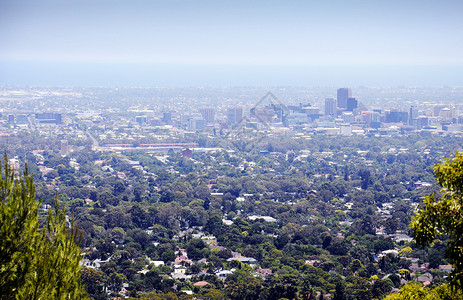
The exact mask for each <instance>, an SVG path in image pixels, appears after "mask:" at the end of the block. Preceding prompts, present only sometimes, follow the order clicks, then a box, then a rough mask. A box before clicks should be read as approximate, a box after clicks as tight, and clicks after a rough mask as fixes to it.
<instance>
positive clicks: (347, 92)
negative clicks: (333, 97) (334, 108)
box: [337, 88, 352, 109]
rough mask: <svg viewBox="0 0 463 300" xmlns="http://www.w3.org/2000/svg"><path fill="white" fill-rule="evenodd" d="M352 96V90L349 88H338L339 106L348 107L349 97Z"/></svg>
mask: <svg viewBox="0 0 463 300" xmlns="http://www.w3.org/2000/svg"><path fill="white" fill-rule="evenodd" d="M351 97H352V91H351V89H348V88H340V89H338V99H337V100H338V107H339V108H344V109H346V108H347V99H349V98H351Z"/></svg>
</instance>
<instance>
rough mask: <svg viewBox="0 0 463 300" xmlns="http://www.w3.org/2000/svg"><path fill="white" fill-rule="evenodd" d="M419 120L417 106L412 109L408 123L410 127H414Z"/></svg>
mask: <svg viewBox="0 0 463 300" xmlns="http://www.w3.org/2000/svg"><path fill="white" fill-rule="evenodd" d="M416 119H418V108H416V106H411V107H410V113H409V114H408V121H409V124H410V125H414V124H415V123H416Z"/></svg>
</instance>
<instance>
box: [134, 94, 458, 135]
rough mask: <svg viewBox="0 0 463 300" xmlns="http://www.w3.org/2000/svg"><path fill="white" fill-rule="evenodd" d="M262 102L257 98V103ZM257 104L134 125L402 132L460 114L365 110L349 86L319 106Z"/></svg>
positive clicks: (453, 121)
mask: <svg viewBox="0 0 463 300" xmlns="http://www.w3.org/2000/svg"><path fill="white" fill-rule="evenodd" d="M262 100H263V101H262ZM262 100H261V101H259V102H258V104H257V105H252V106H247V107H245V106H236V107H227V108H217V109H216V108H212V107H203V108H199V109H197V110H194V111H192V112H188V113H183V114H181V113H178V112H176V111H166V112H163V115H162V117H160V118H150V117H149V116H147V115H140V116H137V117H136V118H135V120H136V122H137V123H139V124H140V125H145V124H150V125H155V126H159V125H174V126H176V127H179V128H182V129H184V130H186V131H189V132H196V131H209V132H211V133H213V134H214V135H216V134H217V133H218V132H223V131H224V130H225V131H226V130H237V129H243V130H260V131H264V132H265V131H268V132H269V133H271V134H274V133H285V134H286V133H291V132H293V133H294V132H309V133H314V134H341V135H352V134H367V133H372V134H380V135H390V134H406V133H411V132H419V133H420V134H422V135H432V134H446V133H449V132H452V133H458V132H461V131H462V130H463V114H461V113H460V110H459V107H458V106H455V105H441V104H431V105H428V106H426V107H421V108H418V107H417V106H410V107H409V108H407V109H388V110H384V109H371V110H369V109H368V108H367V107H365V106H364V105H363V104H362V103H361V102H360V101H358V100H357V99H356V98H354V97H352V90H351V89H350V88H340V89H338V90H337V97H336V99H334V98H326V99H325V100H324V107H323V108H322V109H320V107H316V106H312V105H311V104H302V103H300V104H299V105H288V106H286V105H284V104H283V103H282V102H280V101H279V100H278V99H276V98H275V99H273V98H270V97H269V99H262ZM266 100H268V101H266Z"/></svg>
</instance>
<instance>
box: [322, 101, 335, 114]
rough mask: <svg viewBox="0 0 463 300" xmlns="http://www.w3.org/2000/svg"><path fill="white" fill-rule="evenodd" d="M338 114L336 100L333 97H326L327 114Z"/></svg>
mask: <svg viewBox="0 0 463 300" xmlns="http://www.w3.org/2000/svg"><path fill="white" fill-rule="evenodd" d="M334 115H336V100H334V99H333V98H326V99H325V116H334Z"/></svg>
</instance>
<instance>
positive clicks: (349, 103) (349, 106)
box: [346, 98, 359, 111]
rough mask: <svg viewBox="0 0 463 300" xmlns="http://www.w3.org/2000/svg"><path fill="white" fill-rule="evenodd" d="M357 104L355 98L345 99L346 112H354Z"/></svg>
mask: <svg viewBox="0 0 463 300" xmlns="http://www.w3.org/2000/svg"><path fill="white" fill-rule="evenodd" d="M358 104H359V102H358V101H357V99H355V98H347V106H346V108H347V110H348V111H354V109H356V108H357V107H358V106H359V105H358Z"/></svg>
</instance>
